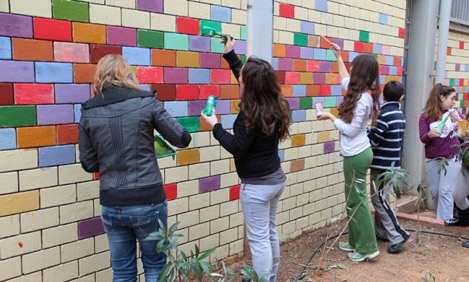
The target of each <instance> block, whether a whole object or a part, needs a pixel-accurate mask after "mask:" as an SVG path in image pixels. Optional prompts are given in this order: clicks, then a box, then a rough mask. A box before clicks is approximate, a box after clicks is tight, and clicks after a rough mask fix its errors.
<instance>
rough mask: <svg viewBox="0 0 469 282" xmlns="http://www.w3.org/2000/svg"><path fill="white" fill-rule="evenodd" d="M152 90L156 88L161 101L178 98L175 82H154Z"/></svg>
mask: <svg viewBox="0 0 469 282" xmlns="http://www.w3.org/2000/svg"><path fill="white" fill-rule="evenodd" d="M151 90H152V91H153V90H156V91H157V92H156V97H157V98H158V100H160V101H173V100H176V85H174V84H153V85H152V86H151Z"/></svg>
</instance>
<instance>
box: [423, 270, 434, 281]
mask: <svg viewBox="0 0 469 282" xmlns="http://www.w3.org/2000/svg"><path fill="white" fill-rule="evenodd" d="M423 282H436V277H435V275H433V273H431V272H427V274H425V276H424V277H423Z"/></svg>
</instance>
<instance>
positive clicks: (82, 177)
mask: <svg viewBox="0 0 469 282" xmlns="http://www.w3.org/2000/svg"><path fill="white" fill-rule="evenodd" d="M92 179H93V175H92V174H91V173H88V172H86V171H84V170H83V169H82V168H81V164H79V163H78V164H73V165H64V166H59V184H60V185H63V184H69V183H75V182H82V181H89V180H92Z"/></svg>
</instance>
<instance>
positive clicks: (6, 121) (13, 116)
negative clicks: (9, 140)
mask: <svg viewBox="0 0 469 282" xmlns="http://www.w3.org/2000/svg"><path fill="white" fill-rule="evenodd" d="M31 125H36V107H35V106H4V107H0V127H16V126H31Z"/></svg>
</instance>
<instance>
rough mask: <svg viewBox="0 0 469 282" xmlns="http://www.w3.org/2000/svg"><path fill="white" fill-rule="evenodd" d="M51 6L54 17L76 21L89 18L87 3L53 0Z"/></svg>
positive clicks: (84, 20)
mask: <svg viewBox="0 0 469 282" xmlns="http://www.w3.org/2000/svg"><path fill="white" fill-rule="evenodd" d="M52 8H53V9H52V15H53V17H54V18H55V19H61V20H71V21H78V22H87V21H88V19H89V16H88V3H83V2H76V1H68V0H53V2H52Z"/></svg>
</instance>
